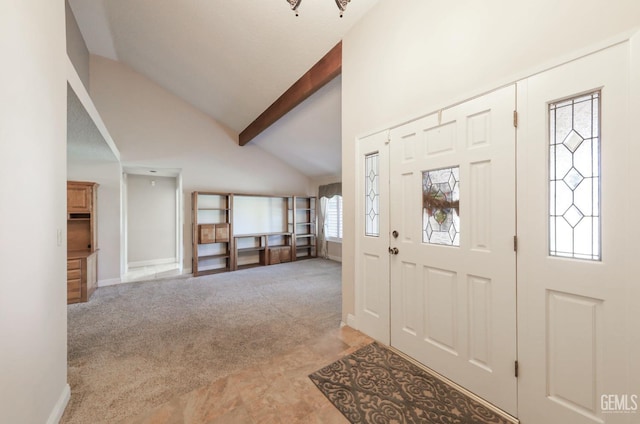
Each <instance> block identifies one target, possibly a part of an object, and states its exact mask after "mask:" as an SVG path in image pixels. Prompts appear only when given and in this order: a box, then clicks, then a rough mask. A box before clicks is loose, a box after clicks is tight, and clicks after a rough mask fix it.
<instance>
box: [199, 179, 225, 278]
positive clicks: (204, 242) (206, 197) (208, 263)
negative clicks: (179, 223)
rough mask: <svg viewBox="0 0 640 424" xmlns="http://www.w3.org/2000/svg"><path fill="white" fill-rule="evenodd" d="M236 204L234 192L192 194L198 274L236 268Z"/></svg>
mask: <svg viewBox="0 0 640 424" xmlns="http://www.w3.org/2000/svg"><path fill="white" fill-rule="evenodd" d="M232 206H233V195H232V194H224V193H211V192H198V191H195V192H193V193H192V194H191V207H192V219H193V223H192V225H193V261H192V270H193V275H194V276H198V275H204V274H212V273H215V272H223V271H230V270H231V269H233V267H234V264H233V261H234V258H233V256H232V251H233V239H232V237H231V234H232V232H233V230H232V222H231V217H232V209H233V208H232Z"/></svg>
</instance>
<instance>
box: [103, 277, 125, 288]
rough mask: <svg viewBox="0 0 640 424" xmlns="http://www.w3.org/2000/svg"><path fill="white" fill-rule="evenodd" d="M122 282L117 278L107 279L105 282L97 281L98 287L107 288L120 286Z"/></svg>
mask: <svg viewBox="0 0 640 424" xmlns="http://www.w3.org/2000/svg"><path fill="white" fill-rule="evenodd" d="M121 283H122V281H121V280H120V279H119V278H109V279H107V280H100V281H98V287H108V286H115V285H117V284H121Z"/></svg>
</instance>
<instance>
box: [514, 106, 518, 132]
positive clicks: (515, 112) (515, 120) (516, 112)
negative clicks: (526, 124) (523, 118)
mask: <svg viewBox="0 0 640 424" xmlns="http://www.w3.org/2000/svg"><path fill="white" fill-rule="evenodd" d="M513 126H514V127H516V128H518V111H517V110H514V111H513Z"/></svg>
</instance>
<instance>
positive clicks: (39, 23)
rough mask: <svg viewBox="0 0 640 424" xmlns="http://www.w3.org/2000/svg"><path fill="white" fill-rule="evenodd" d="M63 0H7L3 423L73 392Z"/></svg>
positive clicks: (0, 48) (0, 259) (46, 418)
mask: <svg viewBox="0 0 640 424" xmlns="http://www.w3.org/2000/svg"><path fill="white" fill-rule="evenodd" d="M64 19H65V11H64V5H63V3H62V2H57V1H49V0H40V1H37V0H33V1H19V2H7V1H4V2H0V56H1V57H2V67H1V68H0V93H2V94H1V97H2V101H1V102H0V158H1V160H2V166H1V167H0V234H1V236H0V281H1V283H0V340H2V341H1V347H0V422H2V423H54V422H57V420H58V418H59V417H60V414H61V413H62V410H63V408H64V406H65V404H66V402H67V400H68V396H69V386H68V385H67V307H66V291H67V290H66V237H65V234H66V230H65V229H66V148H65V144H66V108H67V107H66V90H67V84H66V52H65V20H64Z"/></svg>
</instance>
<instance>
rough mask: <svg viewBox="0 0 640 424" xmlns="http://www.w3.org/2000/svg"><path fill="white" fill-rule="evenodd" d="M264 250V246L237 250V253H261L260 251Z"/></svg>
mask: <svg viewBox="0 0 640 424" xmlns="http://www.w3.org/2000/svg"><path fill="white" fill-rule="evenodd" d="M264 249H265V247H264V246H256V247H240V248H238V249H236V252H238V253H242V252H259V251H261V250H264Z"/></svg>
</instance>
